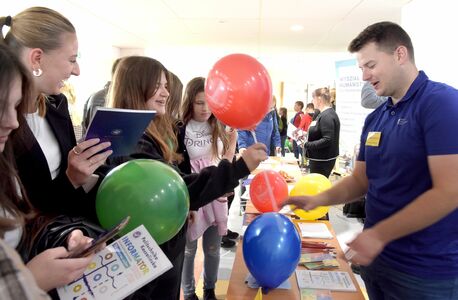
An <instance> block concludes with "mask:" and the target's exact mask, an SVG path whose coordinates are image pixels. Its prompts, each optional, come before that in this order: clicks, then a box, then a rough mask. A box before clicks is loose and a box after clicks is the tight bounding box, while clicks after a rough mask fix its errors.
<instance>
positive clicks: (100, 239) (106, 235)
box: [67, 216, 130, 258]
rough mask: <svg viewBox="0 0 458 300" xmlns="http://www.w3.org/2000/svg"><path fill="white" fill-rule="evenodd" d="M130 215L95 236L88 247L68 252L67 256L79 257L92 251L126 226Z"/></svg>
mask: <svg viewBox="0 0 458 300" xmlns="http://www.w3.org/2000/svg"><path fill="white" fill-rule="evenodd" d="M129 220H130V216H127V217H126V218H124V219H123V220H122V221H121V222H120V223H119V224H118V225H116V226H114V227H113V228H112V229H110V230H107V231H105V232H104V233H102V234H101V235H99V236H98V237H97V238H95V239H94V240H93V241H92V242H91V245H90V246H89V247H87V248H86V249H83V250H81V251H78V252H75V253H72V254H70V255H69V256H68V257H67V258H79V257H86V256H88V255H90V254H91V253H92V252H94V251H95V250H96V249H97V248H98V247H99V246H100V245H102V244H103V243H105V242H107V241H108V240H109V239H111V238H113V237H114V236H115V235H116V234H118V233H119V232H120V231H121V230H123V229H124V227H126V225H127V224H128V223H129Z"/></svg>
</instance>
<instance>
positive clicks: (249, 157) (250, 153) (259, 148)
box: [242, 143, 267, 171]
mask: <svg viewBox="0 0 458 300" xmlns="http://www.w3.org/2000/svg"><path fill="white" fill-rule="evenodd" d="M242 158H243V160H244V161H245V164H246V166H247V167H248V169H249V170H250V171H253V170H254V169H256V168H257V167H258V166H259V164H260V163H261V162H262V161H264V160H266V159H267V147H266V145H264V144H262V143H256V144H253V145H251V146H250V147H248V148H247V149H246V150H245V151H243V153H242Z"/></svg>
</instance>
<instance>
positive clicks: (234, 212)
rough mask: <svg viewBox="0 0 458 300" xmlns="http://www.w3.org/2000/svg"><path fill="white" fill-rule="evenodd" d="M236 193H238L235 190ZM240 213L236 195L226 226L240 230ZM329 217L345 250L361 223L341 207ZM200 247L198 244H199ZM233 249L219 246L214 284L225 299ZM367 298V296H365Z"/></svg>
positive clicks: (199, 268)
mask: <svg viewBox="0 0 458 300" xmlns="http://www.w3.org/2000/svg"><path fill="white" fill-rule="evenodd" d="M235 194H236V195H239V193H238V192H237V190H236V193H235ZM242 218H243V216H242V213H241V212H240V198H238V197H236V198H235V199H234V202H233V204H232V207H231V209H230V212H229V223H228V226H229V228H230V229H231V230H232V231H236V232H239V233H240V232H241V231H242ZM329 219H330V222H331V224H332V226H333V228H334V231H335V232H336V235H337V239H338V240H339V243H340V245H341V248H342V249H343V250H345V248H346V247H347V246H346V245H345V242H347V241H349V240H351V239H352V238H353V237H354V236H355V234H357V233H358V232H360V231H361V230H362V224H361V223H359V222H358V221H357V220H356V219H349V218H346V217H345V216H343V214H342V207H341V206H337V207H332V208H331V209H330V211H329ZM199 248H200V246H199ZM235 250H236V248H235V247H234V248H232V249H224V248H221V261H220V267H219V273H218V282H217V286H216V295H217V297H218V299H225V298H226V291H227V287H228V285H229V278H230V276H231V270H232V265H233V262H234V258H235ZM198 252H199V254H198V255H197V257H196V267H195V275H196V278H199V280H198V284H197V287H196V294H197V295H198V296H199V298H200V299H202V284H203V283H202V281H203V278H202V263H201V262H202V259H203V257H202V252H201V251H199V250H198ZM356 277H357V279H358V283H360V286H361V288H362V290H363V291H364V290H365V289H364V283H363V282H362V280H361V278H360V277H359V276H358V275H356ZM366 298H367V297H366Z"/></svg>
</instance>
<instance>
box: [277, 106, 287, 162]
mask: <svg viewBox="0 0 458 300" xmlns="http://www.w3.org/2000/svg"><path fill="white" fill-rule="evenodd" d="M279 117H280V118H279V119H278V131H279V134H280V147H281V156H283V157H285V141H286V139H287V138H288V135H287V132H288V110H287V109H286V107H280V109H279Z"/></svg>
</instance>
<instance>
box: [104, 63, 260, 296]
mask: <svg viewBox="0 0 458 300" xmlns="http://www.w3.org/2000/svg"><path fill="white" fill-rule="evenodd" d="M166 74H167V70H166V69H165V68H164V66H163V65H162V64H161V63H160V62H158V61H157V60H154V59H152V58H149V57H141V56H130V57H126V58H123V59H122V61H121V62H120V64H119V66H118V69H117V70H116V73H115V76H114V79H113V83H112V86H111V88H110V92H109V99H110V101H109V103H110V106H112V107H116V108H128V109H150V110H155V111H156V112H157V114H156V116H155V117H154V119H153V121H152V122H151V123H150V125H149V126H148V127H147V129H146V132H145V133H144V134H143V136H142V137H141V139H140V141H139V143H138V145H137V149H136V150H135V152H134V153H133V154H131V155H130V156H129V157H122V158H119V157H114V158H112V159H110V160H109V163H111V164H114V165H117V164H120V163H123V162H125V161H127V160H130V159H137V158H147V159H154V160H159V161H162V162H164V163H167V164H169V165H171V166H174V167H176V165H175V163H176V160H177V159H178V158H179V156H178V155H177V153H176V149H177V137H176V135H175V132H174V128H173V126H172V123H171V116H168V115H167V114H166V104H167V100H168V97H169V92H168V86H167V79H166ZM263 151H264V152H263ZM264 159H267V156H266V148H265V146H264V145H261V144H255V145H253V146H252V147H250V148H248V149H247V151H245V153H244V154H243V155H242V158H241V159H239V160H237V161H233V162H232V161H228V160H226V159H223V160H221V162H220V163H219V164H218V166H217V167H215V166H210V167H207V168H204V169H202V170H201V172H200V173H199V174H190V175H183V179H184V181H185V182H186V185H187V187H188V191H189V196H190V209H191V210H198V209H199V208H200V207H202V206H204V205H205V204H207V203H209V202H211V201H213V200H214V199H216V198H218V197H220V196H222V195H224V194H225V193H228V192H231V191H232V190H233V189H234V187H236V186H237V185H238V180H239V179H240V178H243V177H244V176H246V175H248V174H249V173H250V171H251V170H254V169H255V168H256V167H257V166H258V165H259V163H260V162H261V161H262V160H264ZM177 170H178V169H177ZM186 228H187V224H185V225H184V226H183V227H182V229H181V230H180V231H179V232H178V233H177V234H176V235H175V236H174V237H173V238H172V239H170V240H169V241H167V242H165V243H163V244H162V245H160V247H161V249H162V250H163V251H164V253H165V254H166V255H167V257H168V258H169V260H170V261H171V262H172V264H173V268H172V269H171V270H169V271H167V272H166V273H164V274H162V275H161V276H159V277H158V278H157V279H155V280H153V281H152V282H150V283H149V284H147V285H146V286H144V287H143V288H141V289H140V290H139V291H137V292H136V293H135V294H133V295H131V296H130V299H174V300H178V299H179V297H180V283H181V273H182V267H183V258H184V248H185V244H186Z"/></svg>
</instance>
